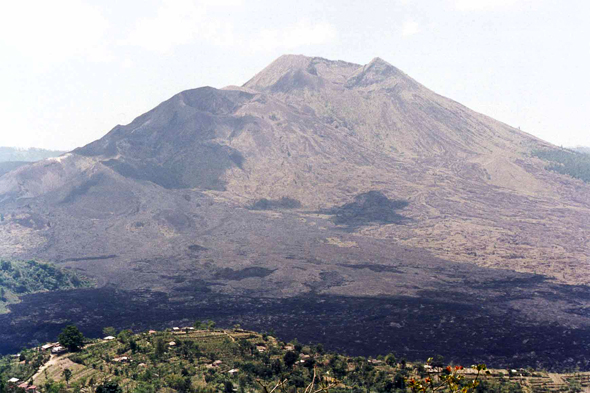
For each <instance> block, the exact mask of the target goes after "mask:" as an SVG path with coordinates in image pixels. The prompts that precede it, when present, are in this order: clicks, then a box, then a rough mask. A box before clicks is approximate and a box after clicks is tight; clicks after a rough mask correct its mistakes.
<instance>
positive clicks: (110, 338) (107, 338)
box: [103, 336, 115, 341]
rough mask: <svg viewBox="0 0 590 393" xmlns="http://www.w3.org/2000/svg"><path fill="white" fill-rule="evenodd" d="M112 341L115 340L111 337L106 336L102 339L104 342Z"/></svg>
mask: <svg viewBox="0 0 590 393" xmlns="http://www.w3.org/2000/svg"><path fill="white" fill-rule="evenodd" d="M114 339H115V337H113V336H106V337H105V338H103V340H105V341H111V340H114Z"/></svg>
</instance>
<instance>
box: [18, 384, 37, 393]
mask: <svg viewBox="0 0 590 393" xmlns="http://www.w3.org/2000/svg"><path fill="white" fill-rule="evenodd" d="M18 388H19V389H23V390H24V391H25V392H27V393H37V386H35V385H29V384H28V383H26V382H23V383H21V384H20V385H18Z"/></svg>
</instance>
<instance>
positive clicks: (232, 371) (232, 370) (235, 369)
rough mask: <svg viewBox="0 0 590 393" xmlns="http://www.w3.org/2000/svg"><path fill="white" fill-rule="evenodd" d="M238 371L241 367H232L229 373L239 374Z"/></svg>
mask: <svg viewBox="0 0 590 393" xmlns="http://www.w3.org/2000/svg"><path fill="white" fill-rule="evenodd" d="M238 371H240V369H238V368H232V369H231V370H229V371H228V372H227V373H228V374H230V375H232V376H233V375H235V374H237V373H238Z"/></svg>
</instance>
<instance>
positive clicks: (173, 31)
mask: <svg viewBox="0 0 590 393" xmlns="http://www.w3.org/2000/svg"><path fill="white" fill-rule="evenodd" d="M240 3H241V1H239V0H222V1H213V0H204V1H203V0H202V1H199V2H197V1H193V0H164V1H163V2H162V4H161V6H160V8H159V9H158V11H157V14H156V16H154V17H151V18H141V19H140V20H138V21H137V22H136V24H135V27H134V29H133V30H132V31H131V33H130V34H129V36H128V37H127V38H125V39H124V40H122V41H120V42H119V43H120V44H122V45H135V46H139V47H142V48H144V49H147V50H151V51H155V52H160V53H167V52H169V51H171V50H172V49H173V48H175V47H177V46H180V45H186V44H189V43H192V42H194V41H197V40H198V41H202V42H208V43H212V44H215V45H231V44H233V43H234V42H235V39H234V32H233V25H232V24H231V23H229V22H225V21H222V20H216V19H215V18H211V17H208V15H207V11H208V9H209V8H212V7H215V6H235V5H239V4H240Z"/></svg>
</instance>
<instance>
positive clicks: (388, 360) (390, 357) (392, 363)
mask: <svg viewBox="0 0 590 393" xmlns="http://www.w3.org/2000/svg"><path fill="white" fill-rule="evenodd" d="M385 363H387V364H388V365H389V366H391V367H395V366H396V365H397V359H396V358H395V355H394V354H393V353H389V354H387V356H385Z"/></svg>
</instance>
